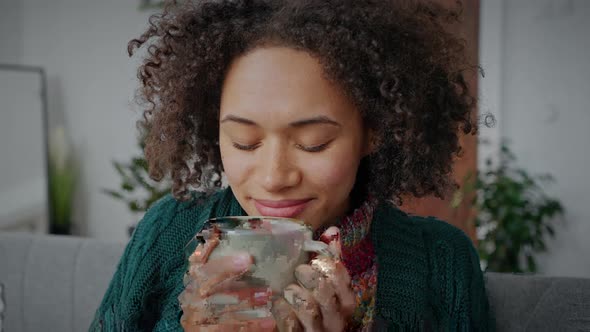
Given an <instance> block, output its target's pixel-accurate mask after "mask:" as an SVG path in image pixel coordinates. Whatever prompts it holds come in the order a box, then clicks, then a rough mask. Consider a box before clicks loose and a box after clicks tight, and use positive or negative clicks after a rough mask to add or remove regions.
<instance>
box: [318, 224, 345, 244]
mask: <svg viewBox="0 0 590 332" xmlns="http://www.w3.org/2000/svg"><path fill="white" fill-rule="evenodd" d="M339 237H340V229H338V227H335V226H331V227H330V228H328V229H327V230H326V231H325V232H324V234H322V236H321V237H320V240H322V241H323V242H325V243H330V242H332V241H334V240H338V239H339Z"/></svg>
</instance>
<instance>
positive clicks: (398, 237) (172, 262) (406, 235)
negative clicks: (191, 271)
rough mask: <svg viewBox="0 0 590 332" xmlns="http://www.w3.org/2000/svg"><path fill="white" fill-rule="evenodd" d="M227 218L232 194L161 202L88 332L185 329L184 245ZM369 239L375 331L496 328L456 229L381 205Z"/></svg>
mask: <svg viewBox="0 0 590 332" xmlns="http://www.w3.org/2000/svg"><path fill="white" fill-rule="evenodd" d="M227 215H245V212H244V210H243V209H242V208H241V207H240V205H239V204H238V202H237V201H236V199H235V198H234V196H233V194H232V192H231V190H229V189H225V190H222V191H219V192H217V193H215V194H213V195H209V196H205V195H204V194H195V195H194V199H193V200H191V201H188V202H179V201H176V200H175V199H174V198H172V197H171V196H170V195H169V196H166V197H164V198H163V199H161V200H160V201H158V202H157V203H156V204H155V205H154V206H153V207H152V208H151V209H150V210H149V211H148V212H147V213H146V215H145V217H144V218H143V219H142V221H141V222H140V223H139V224H138V226H137V229H136V230H135V232H134V234H133V236H132V238H131V240H130V242H129V244H128V245H127V247H126V249H125V251H124V253H123V256H122V257H121V260H120V262H119V264H118V266H117V270H116V272H115V274H114V276H113V279H112V280H111V283H110V285H109V287H108V289H107V292H106V294H105V296H104V298H103V300H102V303H101V305H100V307H99V308H98V310H97V311H96V315H95V318H94V320H93V322H92V324H91V326H90V331H182V327H181V326H180V316H181V314H182V312H181V309H180V307H179V304H178V295H179V294H180V293H181V292H182V290H183V284H182V279H183V275H184V273H185V271H186V269H187V260H186V258H185V253H184V246H185V244H186V243H188V242H189V241H190V240H191V238H192V237H193V236H194V235H195V234H196V233H197V232H198V231H199V230H200V229H201V227H202V225H203V223H204V222H205V221H206V220H207V219H209V218H212V217H219V216H227ZM371 237H372V240H373V245H374V247H375V252H376V255H377V264H378V265H377V266H378V275H377V294H376V317H375V322H374V329H375V330H382V331H490V330H493V321H492V319H491V316H490V313H489V309H488V301H487V297H486V292H485V288H484V281H483V276H482V272H481V270H480V267H479V259H478V256H477V253H476V252H475V250H474V248H473V245H472V244H471V241H470V239H469V238H468V237H467V236H465V234H464V233H463V232H462V231H461V230H459V229H457V228H455V227H453V226H451V225H449V224H447V223H445V222H442V221H439V220H437V219H434V218H422V217H417V216H409V215H407V214H405V213H403V212H401V211H400V210H398V209H396V208H395V207H394V206H393V205H391V204H389V203H382V204H380V205H378V206H377V208H376V210H375V213H374V217H373V221H372V225H371Z"/></svg>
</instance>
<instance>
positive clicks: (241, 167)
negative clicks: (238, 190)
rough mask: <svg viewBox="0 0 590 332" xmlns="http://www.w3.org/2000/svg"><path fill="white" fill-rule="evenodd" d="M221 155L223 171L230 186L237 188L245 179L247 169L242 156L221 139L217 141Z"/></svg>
mask: <svg viewBox="0 0 590 332" xmlns="http://www.w3.org/2000/svg"><path fill="white" fill-rule="evenodd" d="M219 149H220V153H221V162H222V163H223V170H224V173H225V176H226V177H227V180H228V182H229V185H230V186H232V187H233V186H237V185H238V184H239V183H240V182H242V180H243V179H245V178H247V173H248V167H247V165H246V164H245V163H244V158H243V156H242V155H241V154H240V153H239V151H237V150H236V149H235V148H234V147H233V146H231V143H228V142H225V141H224V140H223V139H220V141H219Z"/></svg>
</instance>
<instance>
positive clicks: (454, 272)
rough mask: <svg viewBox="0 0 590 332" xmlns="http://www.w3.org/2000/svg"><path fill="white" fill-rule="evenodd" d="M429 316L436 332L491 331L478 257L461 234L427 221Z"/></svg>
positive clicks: (465, 237) (491, 321) (443, 223)
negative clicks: (429, 245) (429, 248)
mask: <svg viewBox="0 0 590 332" xmlns="http://www.w3.org/2000/svg"><path fill="white" fill-rule="evenodd" d="M430 225H431V227H430V232H429V234H428V236H429V237H430V239H428V240H429V242H430V243H431V245H432V247H431V250H430V264H431V286H430V287H431V291H432V294H431V295H432V297H431V298H432V301H433V305H432V308H433V314H434V318H435V321H436V322H437V323H436V325H437V326H438V328H437V329H436V330H437V331H438V330H440V331H493V330H494V322H493V320H492V317H491V315H490V311H489V304H488V299H487V295H486V290H485V284H484V279H483V274H482V272H481V268H480V265H479V257H478V255H477V252H476V251H475V248H474V247H473V244H472V242H471V239H469V238H468V237H467V236H466V235H465V233H463V231H461V230H459V229H457V228H455V227H453V226H451V225H449V224H447V223H445V222H442V221H438V220H435V219H432V220H430Z"/></svg>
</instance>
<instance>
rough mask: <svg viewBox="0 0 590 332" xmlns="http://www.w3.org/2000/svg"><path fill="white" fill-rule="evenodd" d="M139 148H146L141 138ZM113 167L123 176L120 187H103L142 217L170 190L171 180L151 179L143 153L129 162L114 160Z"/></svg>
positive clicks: (107, 192) (131, 231)
mask: <svg viewBox="0 0 590 332" xmlns="http://www.w3.org/2000/svg"><path fill="white" fill-rule="evenodd" d="M139 148H140V149H141V151H143V149H144V144H143V140H141V139H140V140H139ZM112 164H113V167H114V168H115V170H116V171H117V174H119V176H120V177H121V183H120V185H119V188H118V189H114V190H113V189H103V192H104V193H105V194H107V195H109V196H111V197H112V198H114V199H116V200H119V201H121V202H123V203H125V204H126V205H127V207H128V208H129V210H130V211H132V212H134V213H135V214H136V215H138V218H137V219H139V218H140V215H142V214H143V213H144V212H145V211H147V209H148V208H149V207H150V206H151V205H152V204H153V203H154V202H156V201H157V200H158V199H160V198H161V197H162V196H164V195H166V194H168V193H169V192H170V188H171V184H170V182H169V181H162V182H160V183H159V182H156V181H153V180H152V179H150V177H149V174H148V164H147V161H146V160H145V158H144V157H143V155H142V154H140V155H135V156H133V157H132V158H131V160H130V161H128V162H120V161H113V162H112ZM134 229H135V223H134V224H132V225H130V226H129V228H128V233H129V235H131V234H132V233H133V230H134Z"/></svg>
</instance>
